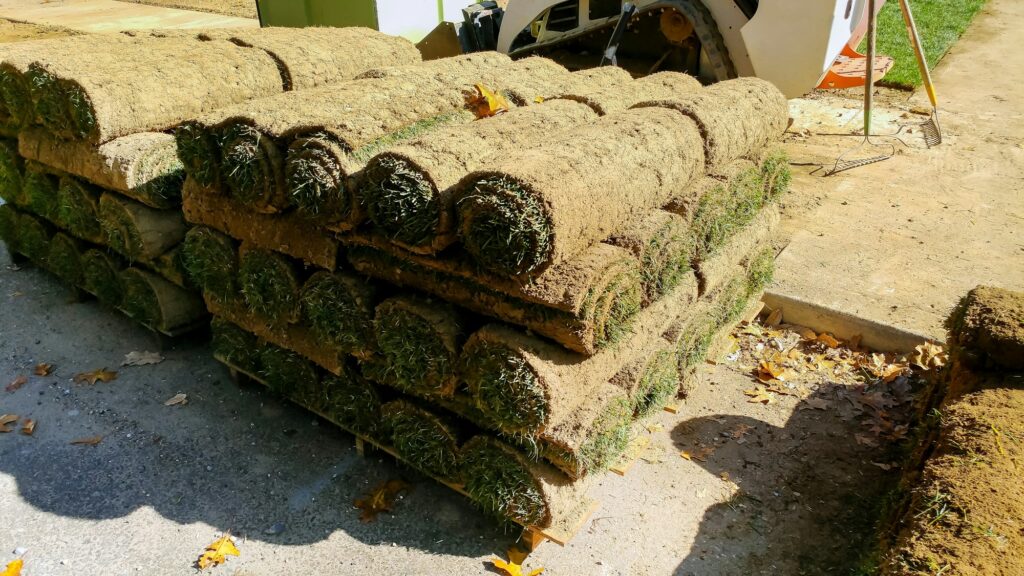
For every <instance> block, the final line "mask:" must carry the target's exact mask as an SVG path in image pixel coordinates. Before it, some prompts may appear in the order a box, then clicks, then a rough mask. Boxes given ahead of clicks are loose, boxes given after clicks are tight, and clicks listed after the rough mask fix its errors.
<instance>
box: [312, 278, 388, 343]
mask: <svg viewBox="0 0 1024 576" xmlns="http://www.w3.org/2000/svg"><path fill="white" fill-rule="evenodd" d="M377 292H378V290H377V287H376V285H374V283H373V282H372V281H371V280H369V279H367V278H365V277H361V276H356V275H354V274H349V273H346V272H327V271H326V270H322V271H320V272H316V273H315V274H313V275H312V276H310V277H309V279H308V280H306V283H305V284H304V285H303V286H302V292H301V293H300V295H299V300H300V302H301V305H302V315H303V318H305V320H306V321H307V322H308V323H309V327H310V329H311V330H312V331H313V333H314V334H316V336H317V338H319V339H321V340H322V341H323V342H325V343H327V344H329V345H331V346H335V347H338V348H340V349H342V350H347V351H350V352H352V353H354V354H359V355H365V354H367V353H369V351H370V350H372V349H373V348H374V347H375V346H374V343H375V340H374V339H375V336H374V332H373V319H374V314H375V310H374V308H375V305H376V303H377Z"/></svg>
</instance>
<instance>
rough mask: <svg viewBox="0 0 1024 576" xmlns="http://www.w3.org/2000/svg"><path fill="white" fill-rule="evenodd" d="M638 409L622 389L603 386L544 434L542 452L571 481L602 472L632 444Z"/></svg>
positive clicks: (609, 385) (611, 385)
mask: <svg viewBox="0 0 1024 576" xmlns="http://www.w3.org/2000/svg"><path fill="white" fill-rule="evenodd" d="M635 410H636V408H635V406H634V405H633V402H632V401H631V400H630V399H629V398H628V397H627V396H626V394H625V392H624V391H623V390H622V389H621V388H619V387H618V386H615V385H614V384H610V383H606V384H603V385H602V386H600V387H599V388H598V391H597V392H596V393H595V394H594V397H593V398H592V399H590V400H589V401H585V402H582V403H581V404H579V405H578V406H577V407H576V409H575V410H574V411H573V412H572V414H571V415H568V416H567V417H566V418H565V419H564V420H562V421H561V422H559V423H558V424H556V425H555V426H553V427H552V429H551V430H548V431H545V432H544V434H543V436H542V439H543V448H542V451H541V452H542V454H543V455H544V458H546V459H547V460H548V461H550V462H551V463H553V464H554V465H555V466H556V467H558V469H559V470H561V471H562V472H565V473H566V474H568V475H569V477H571V478H582V477H584V476H587V475H589V474H596V473H598V472H603V471H605V470H607V469H608V468H609V467H610V466H611V465H612V464H614V463H615V462H617V461H618V460H619V458H620V457H621V456H622V453H623V452H624V451H625V450H626V447H627V446H628V445H629V441H630V439H631V438H632V434H631V430H630V425H631V424H632V423H633V414H634V412H635Z"/></svg>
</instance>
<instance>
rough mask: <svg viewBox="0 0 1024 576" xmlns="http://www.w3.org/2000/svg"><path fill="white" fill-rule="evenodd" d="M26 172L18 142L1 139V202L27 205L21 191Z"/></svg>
mask: <svg viewBox="0 0 1024 576" xmlns="http://www.w3.org/2000/svg"><path fill="white" fill-rule="evenodd" d="M24 172H25V161H24V159H22V157H21V156H20V155H19V154H18V145H17V142H15V141H14V140H3V139H0V200H3V201H4V202H7V203H8V204H15V205H19V206H20V205H23V204H24V203H25V199H24V196H23V195H22V191H21V180H22V174H23V173H24Z"/></svg>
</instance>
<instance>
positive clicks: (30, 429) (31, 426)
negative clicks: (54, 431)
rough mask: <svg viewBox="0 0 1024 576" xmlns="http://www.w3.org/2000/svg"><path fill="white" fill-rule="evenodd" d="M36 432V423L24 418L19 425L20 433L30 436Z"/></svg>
mask: <svg viewBox="0 0 1024 576" xmlns="http://www.w3.org/2000/svg"><path fill="white" fill-rule="evenodd" d="M35 431H36V421H35V420H33V419H31V418H26V419H25V421H24V422H22V423H21V433H22V434H24V435H26V436H31V435H32V434H33V433H35Z"/></svg>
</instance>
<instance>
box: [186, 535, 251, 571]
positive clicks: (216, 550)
mask: <svg viewBox="0 0 1024 576" xmlns="http://www.w3.org/2000/svg"><path fill="white" fill-rule="evenodd" d="M241 555H242V553H241V552H239V551H238V548H237V547H235V543H234V542H233V541H232V540H231V534H224V536H221V537H220V538H218V539H217V540H215V541H214V542H213V544H210V545H209V546H207V547H206V550H204V551H203V553H202V554H200V555H199V560H196V565H197V566H198V567H199V569H200V570H206V569H207V568H212V567H214V566H219V565H221V564H223V563H224V562H225V561H226V560H227V557H228V556H241Z"/></svg>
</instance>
